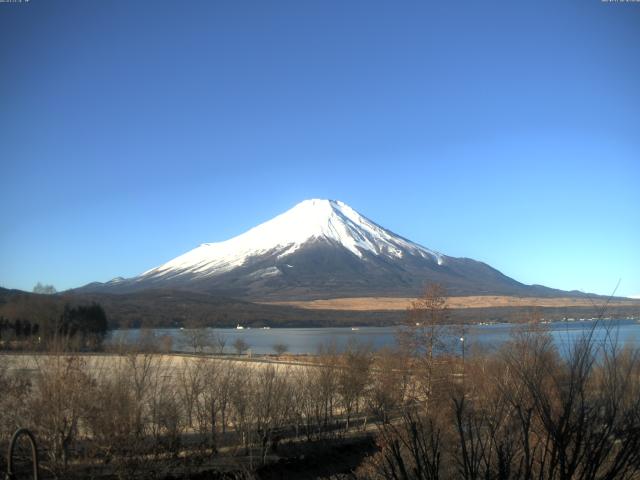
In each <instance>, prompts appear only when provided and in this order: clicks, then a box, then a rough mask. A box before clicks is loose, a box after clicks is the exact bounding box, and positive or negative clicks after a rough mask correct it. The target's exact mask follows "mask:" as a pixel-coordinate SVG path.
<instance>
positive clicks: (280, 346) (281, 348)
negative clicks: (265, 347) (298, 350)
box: [271, 343, 289, 356]
mask: <svg viewBox="0 0 640 480" xmlns="http://www.w3.org/2000/svg"><path fill="white" fill-rule="evenodd" d="M271 348H272V349H273V352H274V353H275V354H276V355H278V356H281V355H284V354H285V352H286V351H287V350H289V345H287V344H286V343H276V344H274V345H273V346H272V347H271Z"/></svg>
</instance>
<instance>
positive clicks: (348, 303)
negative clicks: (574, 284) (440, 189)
mask: <svg viewBox="0 0 640 480" xmlns="http://www.w3.org/2000/svg"><path fill="white" fill-rule="evenodd" d="M413 300H415V299H414V298H407V297H401V298H392V297H352V298H330V299H325V300H307V301H289V302H263V303H265V304H270V305H290V306H294V307H300V308H306V309H309V310H354V311H368V310H378V311H380V310H406V309H407V308H408V307H409V306H410V304H411V302H412V301H413ZM600 303H602V301H600V302H598V301H594V300H591V299H588V298H540V297H507V296H497V295H486V296H468V297H449V298H448V299H447V307H449V308H491V307H593V306H594V305H598V304H600ZM609 305H610V306H611V307H616V306H634V305H637V306H639V307H640V301H638V300H636V301H634V300H615V301H612V302H611V303H610V304H609Z"/></svg>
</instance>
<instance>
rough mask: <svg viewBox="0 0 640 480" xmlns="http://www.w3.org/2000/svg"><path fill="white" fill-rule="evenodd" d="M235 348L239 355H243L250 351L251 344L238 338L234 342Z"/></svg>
mask: <svg viewBox="0 0 640 480" xmlns="http://www.w3.org/2000/svg"><path fill="white" fill-rule="evenodd" d="M233 348H234V349H235V351H236V353H237V354H238V355H243V354H244V353H245V352H246V351H247V350H249V344H248V343H247V342H245V341H244V340H243V339H242V338H238V339H236V341H235V342H233Z"/></svg>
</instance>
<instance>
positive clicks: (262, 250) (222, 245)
mask: <svg viewBox="0 0 640 480" xmlns="http://www.w3.org/2000/svg"><path fill="white" fill-rule="evenodd" d="M311 242H330V243H332V244H334V245H336V246H341V247H343V248H344V249H346V250H347V251H349V252H351V253H352V254H353V255H355V256H356V257H358V258H363V256H364V254H365V253H369V254H373V255H377V256H386V257H390V258H394V257H395V258H402V257H403V256H404V255H407V254H408V255H417V256H421V257H423V258H433V259H435V260H436V261H437V262H438V261H439V262H440V263H442V256H441V255H440V254H439V253H437V252H434V251H432V250H428V249H426V248H424V247H422V246H420V245H418V244H416V243H413V242H410V241H408V240H406V239H404V238H402V237H399V236H397V235H394V234H393V233H391V232H389V231H388V230H385V229H384V228H382V227H381V226H379V225H377V224H376V223H374V222H372V221H371V220H369V219H368V218H366V217H364V216H362V215H360V214H359V213H358V212H356V211H355V210H354V209H353V208H351V207H350V206H349V205H347V204H345V203H343V202H340V201H336V200H321V199H311V200H305V201H303V202H300V203H299V204H297V205H296V206H294V207H293V208H291V209H290V210H288V211H286V212H284V213H282V214H280V215H278V216H277V217H275V218H273V219H271V220H269V221H267V222H265V223H262V224H260V225H258V226H257V227H254V228H252V229H250V230H249V231H247V232H245V233H243V234H241V235H238V236H237V237H234V238H232V239H230V240H226V241H224V242H218V243H204V244H202V245H200V246H199V247H197V248H195V249H193V250H191V251H189V252H187V253H185V254H184V255H180V256H179V257H177V258H174V259H173V260H171V261H169V262H167V263H165V264H163V265H161V266H159V267H157V268H154V269H151V270H148V271H146V272H144V273H143V274H142V275H141V276H140V280H143V279H145V278H155V277H161V276H176V275H196V276H199V277H204V276H216V275H220V274H222V273H225V272H228V271H229V270H232V269H234V268H236V267H239V266H242V265H244V264H246V263H247V262H248V261H250V259H252V258H254V257H259V256H262V255H265V254H269V255H271V256H272V257H273V258H274V259H283V258H285V257H287V256H288V255H291V254H293V253H294V252H296V251H297V250H299V249H300V248H302V247H303V246H304V245H306V244H308V243H311Z"/></svg>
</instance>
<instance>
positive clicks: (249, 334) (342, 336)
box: [107, 319, 640, 354]
mask: <svg viewBox="0 0 640 480" xmlns="http://www.w3.org/2000/svg"><path fill="white" fill-rule="evenodd" d="M514 327H515V326H514V325H513V324H504V323H498V324H491V325H474V326H471V327H469V329H468V331H467V332H466V333H465V335H464V338H465V340H464V345H465V350H466V351H467V352H469V351H473V350H474V349H479V348H481V349H483V350H491V349H496V348H498V347H499V346H500V345H502V344H503V343H504V342H506V341H508V340H509V339H510V338H511V334H512V332H513V329H514ZM544 327H546V328H548V330H549V331H550V333H551V335H552V338H553V339H554V341H555V343H556V345H557V346H558V348H559V349H560V351H561V352H562V351H563V350H565V351H566V349H567V347H568V346H569V345H571V344H572V343H573V342H574V341H575V340H576V339H577V338H580V336H582V335H583V334H585V333H586V332H588V331H590V330H591V329H594V328H595V330H594V338H595V340H596V341H600V340H602V339H604V338H605V337H606V335H607V331H608V332H610V336H615V338H617V339H618V341H619V342H620V343H621V344H626V343H633V344H635V345H638V346H640V323H638V322H637V321H635V320H629V319H619V320H615V319H614V320H604V321H599V322H594V321H589V320H585V321H574V322H552V323H549V324H546V325H544ZM398 328H399V327H359V328H358V329H351V328H344V327H341V328H271V329H259V328H249V329H244V330H238V329H228V328H226V329H225V328H210V329H207V330H208V331H209V332H211V333H214V334H218V335H220V336H222V337H223V338H224V339H225V340H226V347H225V352H228V353H232V352H233V351H234V350H233V347H232V344H233V342H234V341H236V339H238V338H241V339H243V340H244V341H245V342H246V343H247V344H248V345H249V347H250V349H251V352H252V353H255V354H264V353H273V345H275V344H278V343H279V344H284V345H287V347H288V349H287V351H288V352H289V353H296V354H303V353H310V354H313V353H316V352H317V350H318V346H319V345H321V344H327V343H330V342H335V344H336V346H337V347H338V348H339V349H340V348H343V347H344V346H345V345H346V344H347V342H349V341H350V340H351V341H357V342H360V343H364V344H369V345H371V346H372V347H373V348H375V349H379V348H382V347H385V346H393V345H395V342H396V333H397V331H398ZM152 332H153V335H155V336H156V337H157V338H159V337H162V336H165V335H167V336H169V337H171V339H172V348H173V350H174V351H176V352H188V351H190V347H189V342H188V338H187V337H188V331H187V330H179V329H169V328H167V329H164V328H157V329H153V330H152ZM140 335H141V331H140V330H114V331H112V332H110V334H109V337H108V339H107V342H108V343H117V342H125V343H134V342H136V341H137V340H138V339H139V338H140ZM459 337H460V334H459V333H455V334H452V335H450V338H449V342H450V344H451V345H452V346H453V347H452V348H454V349H455V350H460V347H461V344H462V342H461V341H460V338H459Z"/></svg>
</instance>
